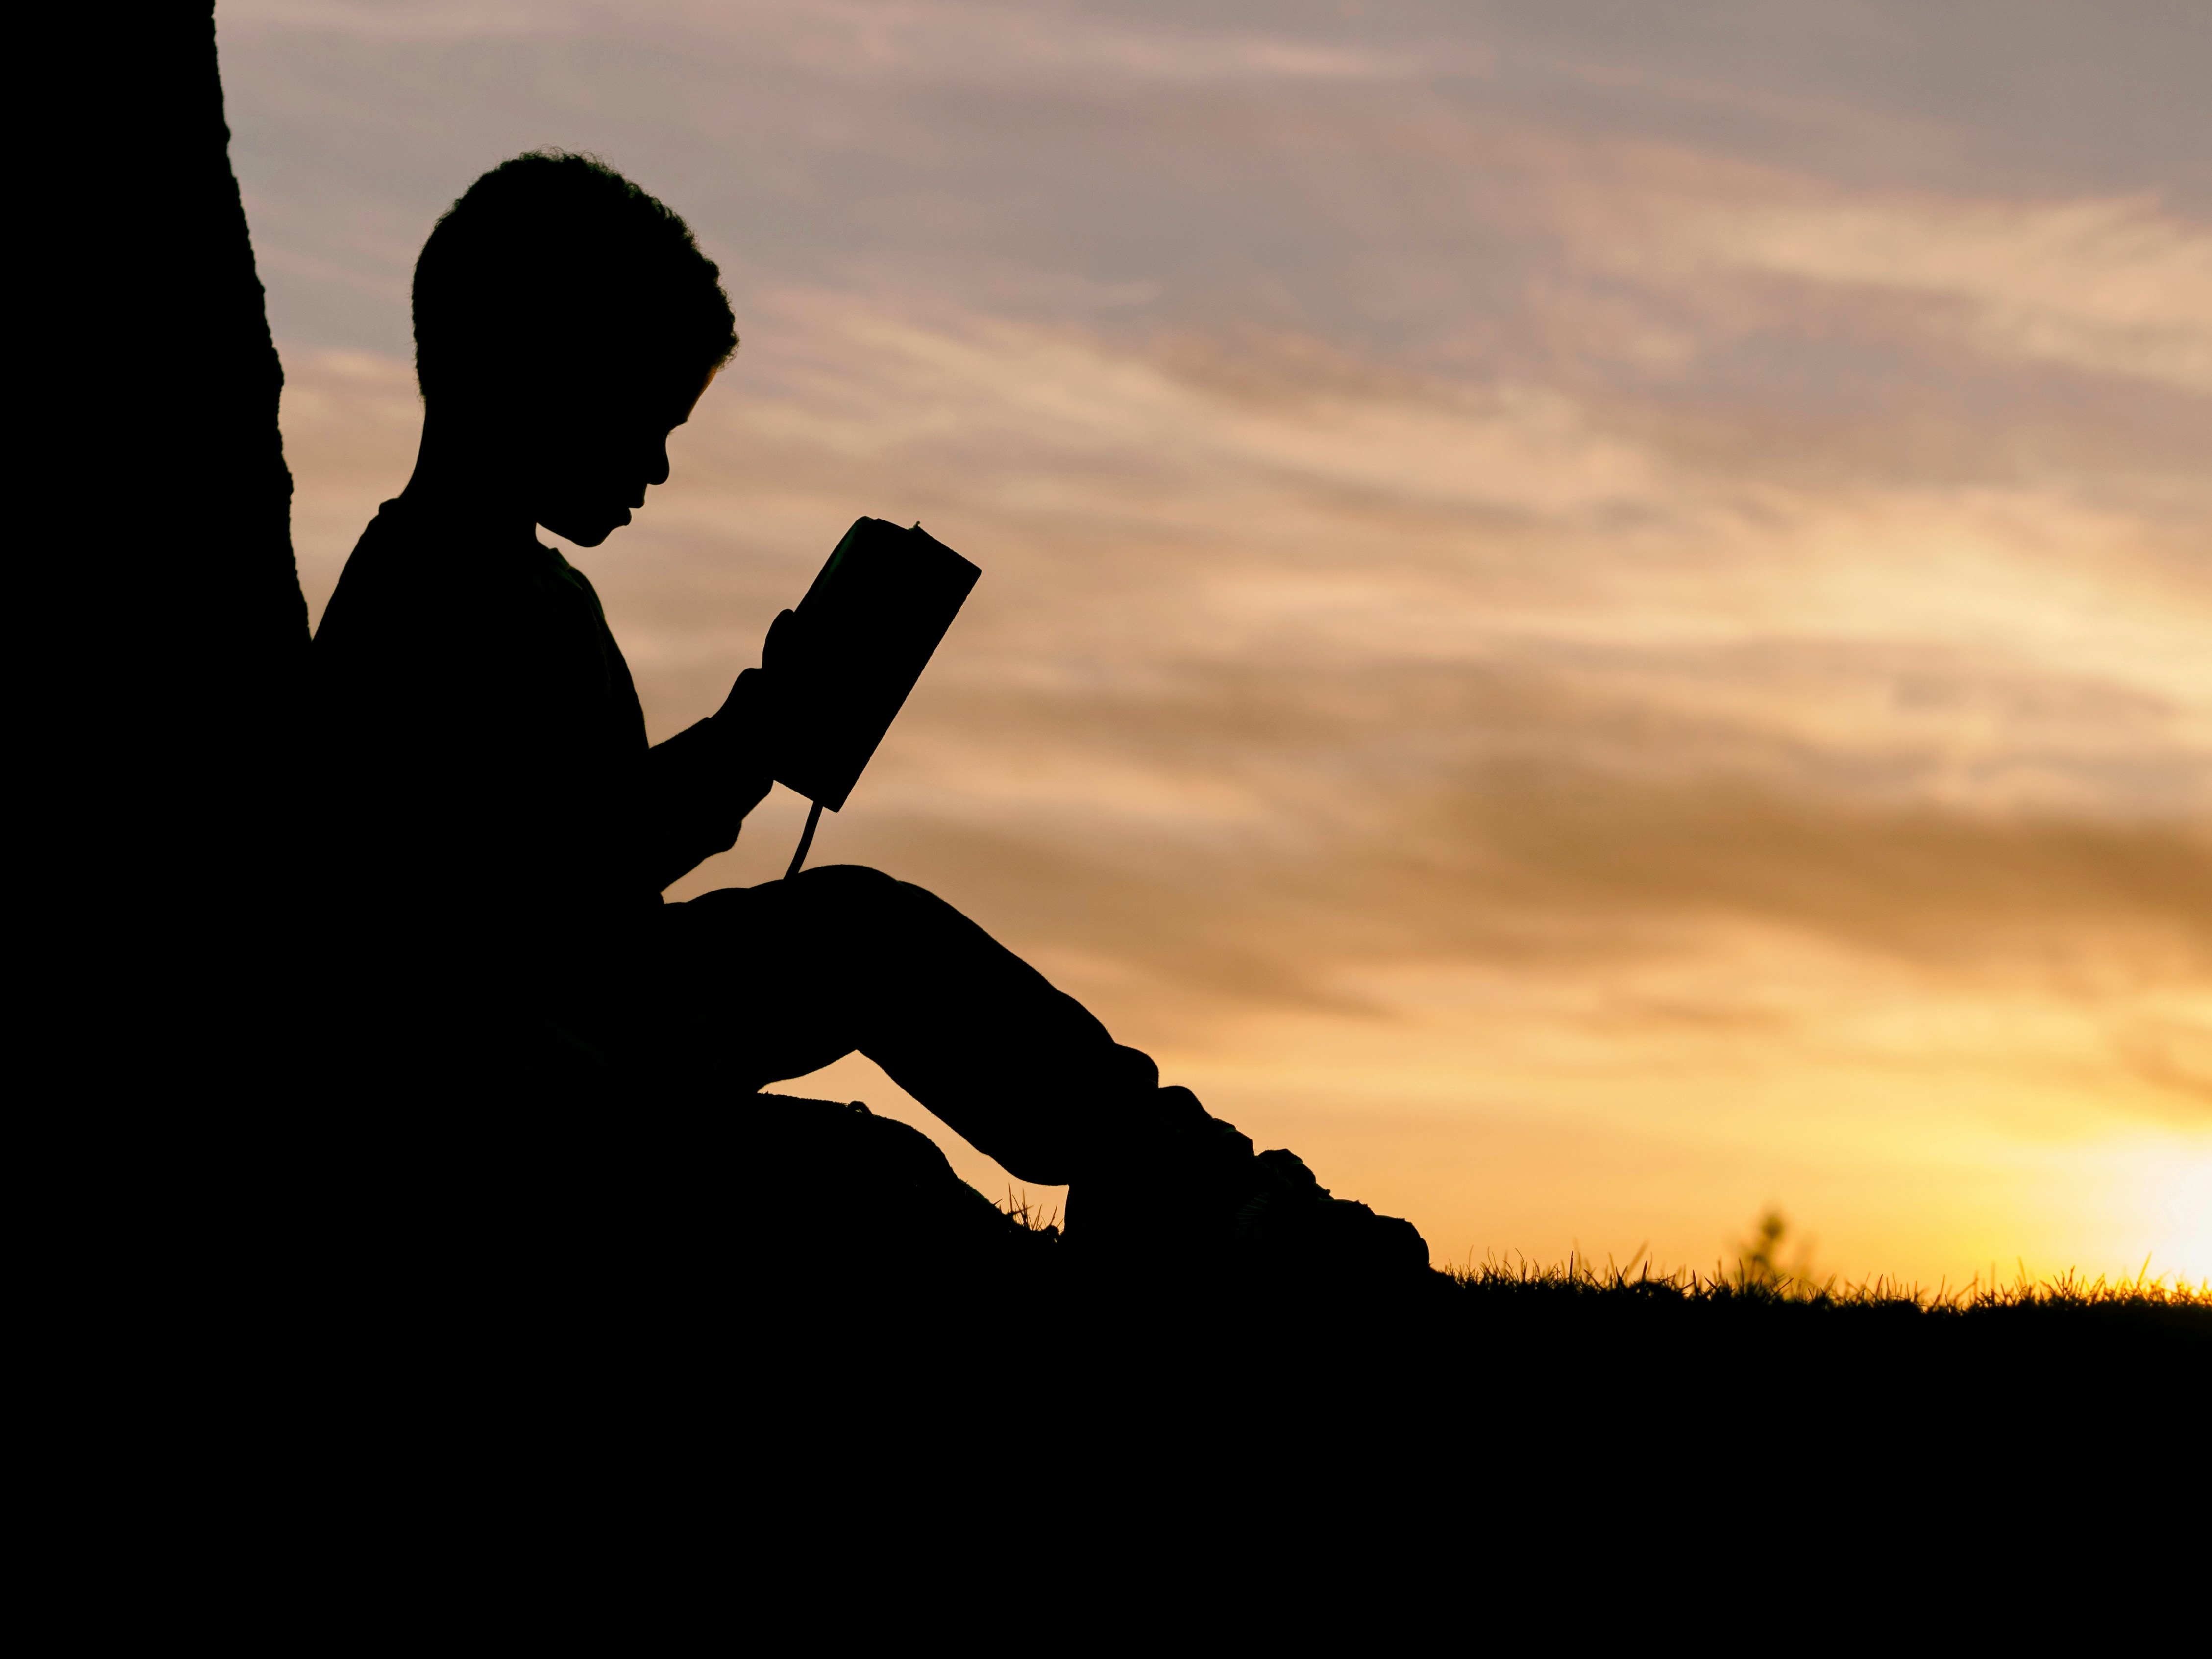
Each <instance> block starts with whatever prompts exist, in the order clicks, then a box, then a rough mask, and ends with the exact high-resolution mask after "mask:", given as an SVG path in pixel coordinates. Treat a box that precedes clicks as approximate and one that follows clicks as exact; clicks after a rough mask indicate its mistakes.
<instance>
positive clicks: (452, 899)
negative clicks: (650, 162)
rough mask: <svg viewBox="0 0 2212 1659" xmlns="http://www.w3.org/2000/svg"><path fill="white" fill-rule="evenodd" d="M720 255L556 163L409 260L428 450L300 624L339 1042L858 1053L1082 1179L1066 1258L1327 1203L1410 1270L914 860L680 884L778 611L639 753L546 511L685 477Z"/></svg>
mask: <svg viewBox="0 0 2212 1659" xmlns="http://www.w3.org/2000/svg"><path fill="white" fill-rule="evenodd" d="M719 278H720V272H719V270H717V268H716V267H715V265H714V264H713V263H712V262H711V261H709V260H708V259H707V258H705V257H704V256H703V255H702V253H701V252H699V250H698V248H697V246H696V244H695V243H694V242H693V240H692V238H691V234H690V231H689V230H688V229H687V228H685V226H684V222H683V221H682V220H681V219H679V218H678V217H677V216H676V215H675V214H673V213H671V212H670V211H669V210H667V209H666V208H665V207H664V206H662V205H661V204H660V203H659V202H658V201H656V200H654V199H653V197H650V196H647V195H646V194H645V193H644V192H643V191H640V190H639V189H638V188H637V187H636V186H635V185H632V184H630V183H629V182H628V181H627V180H626V179H623V178H622V177H621V176H620V175H619V174H617V173H613V172H611V170H609V169H608V168H606V167H604V166H602V165H600V164H599V162H597V161H592V160H590V159H588V158H586V157H582V156H576V155H562V154H557V153H547V154H541V155H524V156H520V157H518V158H516V159H515V160H513V161H508V162H506V163H504V164H503V165H501V167H496V168H495V169H493V170H492V171H491V172H490V173H486V174H485V175H484V176H483V178H482V179H478V180H477V182H476V183H475V184H474V185H471V187H470V189H469V191H468V192H467V194H465V196H463V197H461V198H460V200H459V201H458V202H457V203H455V204H454V205H453V210H451V211H450V212H449V213H447V215H446V216H445V217H443V218H442V219H441V220H440V221H439V222H438V225H437V228H435V230H434V231H433V232H432V233H431V235H430V240H429V241H428V244H427V245H426V246H424V248H423V250H422V258H421V260H420V262H419V263H418V264H416V271H415V292H414V303H415V337H416V371H417V374H418V376H419V378H420V380H421V384H422V398H423V404H424V418H423V428H422V450H421V454H420V457H419V459H417V461H416V466H415V471H414V475H413V477H410V479H409V481H408V483H407V487H406V489H404V491H403V492H402V493H401V495H399V497H398V500H396V501H387V502H386V503H385V505H384V507H383V509H382V510H381V512H380V513H379V514H378V515H377V517H376V519H375V520H374V522H372V523H371V524H370V526H368V530H367V532H365V533H364V534H363V535H362V539H361V542H360V544H359V545H358V546H357V547H356V549H355V550H354V552H353V556H352V557H351V558H350V559H349V561H348V562H347V564H346V568H345V573H344V575H343V579H342V580H340V581H339V583H338V586H337V592H336V593H335V594H334V595H333V596H332V598H331V604H330V608H329V610H328V611H327V612H326V613H325V616H324V618H323V622H322V625H321V628H320V629H319V631H318V633H317V635H316V637H315V645H314V656H315V663H316V678H317V682H318V687H319V698H320V707H321V720H322V726H321V732H322V743H321V752H320V756H319V758H320V760H321V763H322V766H321V771H322V774H323V776H324V778H325V808H326V813H327V817H326V820H325V822H326V824H327V826H328V830H327V835H326V836H325V848H326V851H327V854H328V857H327V860H326V867H325V869H324V870H323V871H322V872H321V887H320V891H321V892H322V893H323V894H324V895H325V899H324V901H323V902H324V905H325V909H324V915H323V928H324V932H325V936H326V938H327V939H329V941H330V943H331V947H332V949H331V951H330V952H329V954H330V955H331V957H332V958H333V959H334V960H336V961H337V962H339V963H343V965H344V969H345V971H344V973H343V975H342V976H341V978H340V981H339V984H338V988H337V992H336V993H335V995H336V999H337V1002H338V1003H339V1005H340V1008H341V1013H340V1015H339V1018H343V1020H345V1021H347V1022H348V1023H349V1024H350V1027H351V1036H350V1037H349V1041H348V1042H347V1043H346V1044H344V1045H343V1047H342V1048H341V1052H343V1053H344V1054H348V1055H349V1057H350V1059H349V1062H348V1063H349V1064H351V1065H352V1066H355V1068H356V1072H357V1073H358V1074H359V1075H360V1076H362V1077H363V1078H368V1079H374V1086H375V1087H376V1088H378V1089H381V1090H398V1091H410V1090H411V1091H416V1093H418V1094H419V1093H421V1092H422V1091H448V1090H451V1091H463V1092H470V1093H474V1094H476V1095H477V1096H479V1097H481V1096H483V1095H486V1094H489V1095H493V1096H499V1097H506V1098H507V1099H510V1100H511V1099H512V1098H513V1097H515V1096H517V1095H518V1094H520V1095H524V1096H527V1095H530V1094H532V1093H543V1092H546V1091H551V1092H555V1093H562V1094H565V1095H567V1096H568V1097H574V1096H575V1095H576V1094H578V1093H583V1094H585V1095H599V1096H604V1097H606V1098H607V1099H608V1100H610V1101H619V1100H622V1099H624V1098H629V1097H633V1096H635V1094H636V1093H637V1092H638V1091H664V1096H665V1093H666V1092H671V1091H672V1092H674V1093H675V1094H677V1095H678V1096H679V1097H689V1098H693V1099H696V1098H697V1097H700V1096H702V1095H704V1096H706V1097H708V1098H709V1099H713V1098H720V1097H729V1096H734V1095H739V1094H749V1093H750V1092H753V1091H757V1090H758V1089H759V1088H760V1087H761V1086H762V1085H765V1084H768V1083H770V1082H773V1081H775V1080H776V1079H784V1078H793V1077H799V1076H802V1075H804V1074H805V1073H809V1072H811V1071H814V1070H816V1069H817V1068H818V1067H820V1066H825V1065H828V1064H829V1062H830V1061H832V1060H836V1059H838V1058H840V1057H841V1056H842V1055H844V1054H849V1053H851V1052H853V1051H854V1050H855V1049H858V1050H859V1051H860V1052H861V1053H863V1054H866V1055H867V1056H868V1057H869V1058H870V1059H872V1060H874V1061H876V1062H877V1064H878V1065H880V1066H882V1067H883V1068H884V1071H886V1072H887V1073H890V1076H891V1077H892V1078H893V1079H896V1081H897V1082H898V1084H899V1085H900V1086H901V1087H902V1088H904V1089H906V1090H907V1091H909V1092H910V1093H912V1094H913V1095H914V1096H915V1098H917V1099H918V1100H920V1101H921V1102H922V1103H924V1104H925V1105H927V1107H928V1108H929V1109H930V1110H932V1111H933V1112H934V1113H936V1114H937V1115H939V1117H941V1118H942V1119H943V1120H944V1121H945V1122H947V1123H949V1124H950V1125H951V1126H952V1127H954V1128H955V1129H956V1130H957V1131H958V1132H959V1133H961V1134H962V1135H963V1136H964V1137H966V1138H967V1139H969V1141H970V1142H971V1143H973V1144H974V1145H975V1146H977V1147H979V1148H981V1150H982V1151H984V1152H988V1153H989V1154H990V1155H992V1156H993V1157H994V1158H997V1159H998V1160H999V1161H1000V1163H1001V1164H1004V1165H1005V1166H1006V1168H1007V1169H1008V1170H1011V1171H1012V1173H1013V1174H1014V1175H1015V1176H1018V1177H1019V1178H1020V1179H1022V1180H1024V1181H1033V1182H1054V1183H1057V1182H1073V1183H1074V1198H1073V1203H1072V1205H1071V1211H1070V1218H1071V1221H1072V1223H1073V1225H1072V1226H1071V1229H1070V1232H1069V1238H1070V1242H1071V1244H1073V1245H1075V1246H1077V1247H1079V1248H1085V1249H1098V1250H1100V1251H1101V1252H1102V1253H1103V1254H1106V1255H1112V1254H1114V1253H1115V1252H1116V1251H1124V1250H1126V1251H1127V1253H1129V1254H1130V1255H1137V1256H1141V1255H1148V1254H1152V1253H1155V1252H1158V1251H1163V1250H1166V1249H1175V1250H1178V1251H1185V1250H1191V1249H1200V1250H1203V1249H1209V1248H1218V1249H1223V1250H1231V1249H1237V1248H1240V1247H1242V1246H1244V1245H1249V1244H1255V1243H1256V1244H1257V1246H1258V1247H1259V1248H1261V1249H1265V1248H1267V1246H1266V1240H1267V1237H1269V1236H1270V1235H1272V1234H1273V1233H1277V1232H1279V1231H1283V1230H1285V1229H1289V1230H1291V1231H1299V1230H1304V1231H1308V1232H1310V1231H1311V1227H1312V1224H1314V1223H1316V1222H1317V1221H1322V1220H1324V1219H1325V1220H1326V1221H1327V1223H1328V1231H1330V1232H1331V1233H1332V1235H1333V1236H1341V1237H1346V1238H1347V1239H1349V1240H1351V1241H1352V1243H1350V1244H1349V1245H1348V1247H1347V1248H1349V1249H1351V1250H1352V1253H1353V1254H1355V1255H1358V1254H1361V1253H1362V1252H1364V1253H1367V1254H1370V1255H1372V1256H1373V1257H1374V1258H1375V1260H1376V1261H1377V1262H1389V1263H1392V1264H1395V1265H1396V1266H1397V1267H1410V1266H1411V1265H1413V1264H1417V1263H1419V1261H1424V1260H1425V1248H1424V1247H1422V1246H1421V1245H1420V1243H1419V1239H1418V1237H1417V1236H1415V1235H1413V1230H1412V1229H1411V1228H1410V1227H1407V1225H1405V1224H1404V1223H1402V1222H1389V1221H1384V1220H1382V1219H1380V1218H1373V1217H1370V1216H1369V1215H1368V1214H1367V1212H1365V1211H1364V1210H1363V1209H1359V1208H1358V1206H1351V1205H1344V1204H1338V1203H1334V1202H1333V1201H1332V1200H1329V1199H1328V1196H1327V1194H1324V1193H1322V1191H1321V1189H1320V1188H1317V1187H1316V1186H1314V1185H1313V1184H1312V1178H1311V1177H1310V1176H1308V1175H1306V1174H1305V1172H1304V1166H1303V1165H1301V1164H1298V1163H1297V1160H1296V1159H1294V1158H1290V1157H1289V1156H1288V1155H1287V1154H1282V1153H1270V1154H1267V1156H1266V1157H1265V1158H1255V1157H1254V1155H1253V1151H1252V1146H1251V1143H1250V1141H1249V1140H1248V1139H1245V1138H1244V1137H1243V1135H1241V1134H1239V1133H1237V1131H1236V1130H1235V1129H1234V1128H1233V1127H1231V1126H1230V1125H1228V1124H1225V1123H1222V1122H1219V1121H1216V1120H1214V1119H1213V1118H1212V1117H1210V1116H1208V1115H1206V1112H1205V1111H1204V1109H1202V1108H1201V1107H1200V1105H1199V1103H1198V1102H1197V1100H1196V1098H1195V1097H1193V1096H1192V1095H1191V1094H1190V1092H1189V1091H1188V1090H1184V1089H1180V1088H1168V1089H1163V1088H1161V1087H1160V1086H1159V1078H1158V1070H1157V1068H1156V1067H1155V1066H1153V1064H1152V1061H1151V1060H1149V1059H1148V1058H1146V1056H1145V1055H1144V1054H1139V1052H1137V1051H1136V1050H1135V1049H1133V1048H1124V1047H1121V1046H1119V1045H1117V1044H1116V1043H1115V1042H1114V1040H1113V1038H1112V1037H1111V1036H1109V1034H1108V1033H1107V1031H1106V1030H1105V1028H1104V1027H1103V1025H1101V1024H1099V1023H1098V1021H1097V1019H1095V1018H1092V1016H1091V1014H1090V1013H1089V1012H1087V1011H1086V1010H1085V1009H1084V1008H1083V1007H1082V1006H1081V1005H1079V1003H1077V1002H1076V1001H1075V1000H1073V999H1072V998H1070V997H1068V996H1066V995H1065V994H1062V993H1060V992H1059V991H1056V990H1054V988H1053V987H1052V986H1051V985H1050V984H1048V982H1047V981H1045V979H1044V977H1043V976H1042V975H1040V974H1038V973H1037V972H1036V970H1035V969H1032V968H1030V966H1029V965H1028V964H1026V963H1024V962H1022V961H1021V960H1020V959H1019V958H1018V957H1015V956H1014V955H1013V954H1012V952H1010V951H1006V949H1004V948H1003V947H1002V946H1000V945H998V944H997V943H996V942H995V941H994V940H993V939H991V938H990V937H989V936H988V935H987V934H986V933H984V932H983V930H982V929H981V928H980V927H977V926H976V925H975V923H974V922H972V921H969V920H968V919H967V918H966V917H964V916H963V915H960V914H959V913H958V912H957V911H956V910H954V909H953V908H951V906H950V905H948V904H946V903H945V902H943V901H942V900H940V899H939V898H937V897H935V896H933V895H931V894H929V893H927V892H925V891H924V890H921V888H919V887H915V886H912V885H909V884H906V883H903V882H899V881H895V880H893V879H892V878H890V877H889V876H885V875H883V874H880V873H878V872H876V871H873V870H868V869H862V868H860V867H857V866H829V867H824V868H817V869H812V870H808V871H806V872H804V873H802V874H800V875H799V876H798V877H797V878H793V879H792V880H788V881H780V882H769V883H767V884H763V885H762V886H759V887H754V888H748V889H726V890H722V891H720V892H714V893H709V894H708V895H706V896H703V897H701V898H696V899H693V900H691V901H690V902H686V903H679V904H667V903H664V902H662V900H661V897H660V894H661V890H662V889H664V888H665V887H666V886H667V885H669V884H671V882H673V881H675V880H676V879H677V878H679V877H680V876H682V875H684V873H685V872H687V871H689V870H690V869H691V868H693V867H694V866H696V865H697V864H698V863H699V861H700V860H702V859H704V858H707V857H708V856H709V855H711V854H715V853H719V852H721V851H723V850H725V849H726V848H729V847H730V846H731V845H732V844H733V843H734V842H735V841H736V839H737V836H738V826H739V824H740V823H741V822H742V821H743V819H744V816H745V814H746V813H747V812H748V811H750V810H751V808H752V807H753V806H754V805H756V804H757V803H758V802H759V800H760V799H762V798H763V796H764V795H765V794H766V793H768V789H769V772H770V769H771V768H770V764H769V758H768V757H769V754H770V752H771V748H770V745H772V744H773V743H774V741H775V736H776V722H775V693H776V687H777V684H778V682H777V680H776V678H775V675H776V665H777V662H778V659H779V653H781V652H785V651H788V650H791V649H793V648H794V646H793V641H791V639H790V638H789V637H788V635H789V633H790V629H789V628H788V626H787V624H786V623H785V622H784V619H783V618H779V619H778V626H777V627H776V628H775V629H771V630H770V635H769V644H768V647H767V649H766V651H765V653H764V661H765V665H764V667H763V669H760V670H749V671H746V672H744V673H743V674H741V675H739V676H738V680H737V683H736V684H735V685H734V687H733V688H732V690H731V693H730V696H729V699H728V701H727V702H725V703H724V704H723V706H722V708H721V709H720V711H719V712H718V713H716V714H714V715H712V716H710V717H709V718H708V719H706V720H702V721H700V722H699V723H698V724H697V725H696V726H692V727H691V728H690V730H688V731H686V732H682V733H680V734H679V735H678V736H676V737H674V738H670V739H669V740H668V741H667V742H665V743H663V744H659V745H657V746H651V747H648V745H647V741H646V733H645V720H644V716H643V714H642V713H641V710H640V708H639V705H638V700H637V695H636V692H635V690H634V689H633V687H632V685H631V682H630V676H629V668H628V666H627V665H625V664H624V662H623V653H622V651H621V649H620V647H617V645H616V643H615V641H614V637H613V635H611V634H610V633H609V631H608V629H607V625H606V620H605V616H604V614H603V613H602V611H601V610H600V607H599V599H598V598H597V596H596V595H595V594H594V592H592V585H591V583H590V582H589V581H588V580H586V579H585V577H584V575H583V574H582V573H581V572H580V571H579V570H577V569H576V568H574V567H573V566H571V565H570V564H569V563H568V562H567V561H566V560H564V559H563V558H562V556H560V555H559V554H558V553H556V552H554V551H552V550H550V549H548V548H546V547H544V546H541V545H540V544H538V540H537V538H536V526H539V525H543V526H545V527H546V528H548V529H550V530H551V531H553V532H556V534H558V535H561V536H563V537H566V538H568V540H570V541H572V542H574V543H575V544H577V545H579V546H581V547H597V546H598V545H599V544H600V543H602V542H604V541H605V539H606V538H607V537H608V536H609V535H610V534H611V532H613V531H614V530H616V529H617V527H619V526H623V525H625V524H628V523H629V520H630V514H631V513H632V512H633V511H634V510H635V509H636V508H638V507H642V506H643V505H644V501H645V493H646V490H647V487H648V486H650V485H653V484H658V483H665V481H666V479H667V477H668V453H667V439H668V435H669V434H670V432H671V430H673V429H674V428H676V427H678V426H680V425H682V424H683V423H684V420H685V419H686V418H687V416H689V415H690V411H691V409H692V407H693V406H694V404H696V402H697V401H698V399H699V398H700V397H701V395H702V393H703V392H705V390H706V389H707V387H708V384H709V383H710V382H711V381H712V380H713V379H714V376H715V374H716V373H717V372H718V371H719V369H720V367H721V365H722V364H724V363H725V362H727V361H728V359H729V358H730V356H731V355H732V352H733V351H734V350H735V349H736V347H737V335H736V332H735V331H734V328H733V319H732V314H731V312H730V307H729V303H728V301H727V300H726V297H725V295H723V292H722V289H721V287H720V280H719ZM787 614H788V613H787Z"/></svg>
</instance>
